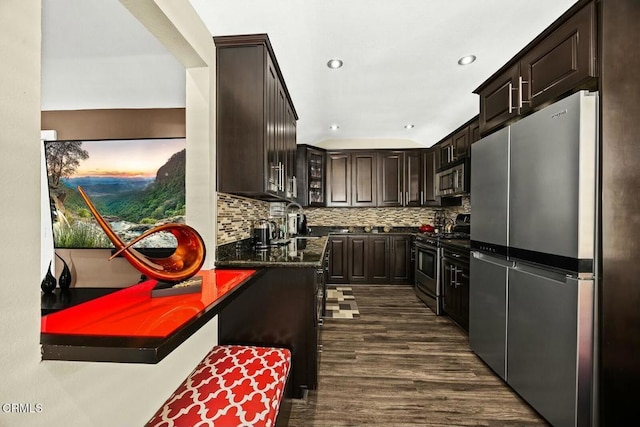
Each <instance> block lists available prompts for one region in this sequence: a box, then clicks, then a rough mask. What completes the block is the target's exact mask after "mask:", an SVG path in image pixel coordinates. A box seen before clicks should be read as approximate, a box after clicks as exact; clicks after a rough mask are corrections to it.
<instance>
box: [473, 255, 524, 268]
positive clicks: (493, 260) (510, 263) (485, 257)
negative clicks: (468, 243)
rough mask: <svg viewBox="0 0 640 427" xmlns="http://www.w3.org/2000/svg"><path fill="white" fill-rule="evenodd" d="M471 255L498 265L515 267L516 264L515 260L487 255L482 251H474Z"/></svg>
mask: <svg viewBox="0 0 640 427" xmlns="http://www.w3.org/2000/svg"><path fill="white" fill-rule="evenodd" d="M471 256H472V257H474V258H475V259H478V260H480V261H484V262H487V263H489V264H493V265H497V266H500V267H506V268H513V267H514V266H515V262H513V261H507V260H506V259H501V258H496V257H493V256H490V255H485V254H483V253H482V252H478V251H472V252H471Z"/></svg>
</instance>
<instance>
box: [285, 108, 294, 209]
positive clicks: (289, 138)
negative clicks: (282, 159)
mask: <svg viewBox="0 0 640 427" xmlns="http://www.w3.org/2000/svg"><path fill="white" fill-rule="evenodd" d="M285 118H286V123H285V144H284V146H285V154H286V163H285V164H286V166H285V177H286V181H285V185H286V197H287V199H290V200H291V199H295V198H296V196H297V189H296V186H295V182H294V177H295V175H296V118H295V116H294V114H293V111H292V109H291V106H290V105H289V103H288V102H287V103H286V115H285Z"/></svg>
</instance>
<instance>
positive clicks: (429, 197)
mask: <svg viewBox="0 0 640 427" xmlns="http://www.w3.org/2000/svg"><path fill="white" fill-rule="evenodd" d="M439 154H440V151H439V150H438V149H437V148H436V149H430V150H427V151H424V152H423V153H422V161H423V165H424V166H423V168H424V184H423V186H424V190H423V194H422V197H421V199H422V206H438V205H439V201H438V198H437V197H436V168H437V164H438V163H439V161H438V156H439Z"/></svg>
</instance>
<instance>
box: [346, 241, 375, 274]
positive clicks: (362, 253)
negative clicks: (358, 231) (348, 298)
mask: <svg viewBox="0 0 640 427" xmlns="http://www.w3.org/2000/svg"><path fill="white" fill-rule="evenodd" d="M347 244H348V251H349V254H348V260H349V268H348V273H349V276H348V281H349V283H366V282H367V281H368V280H369V278H370V277H369V274H368V273H369V256H370V255H369V236H349V237H347Z"/></svg>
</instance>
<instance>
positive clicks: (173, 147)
mask: <svg viewBox="0 0 640 427" xmlns="http://www.w3.org/2000/svg"><path fill="white" fill-rule="evenodd" d="M45 156H46V165H47V179H48V182H49V199H50V204H51V216H52V222H53V236H54V246H55V247H56V248H113V245H112V244H111V242H110V241H109V239H108V238H107V236H106V234H105V233H104V232H103V231H102V229H101V228H100V226H99V225H98V224H97V222H96V221H95V219H94V218H93V216H92V215H91V212H90V211H89V209H88V207H87V205H86V204H85V203H84V201H83V200H82V198H81V197H80V194H79V193H78V191H77V188H78V186H81V187H82V188H83V189H84V191H85V192H86V193H87V195H88V196H89V198H90V199H91V201H92V202H93V204H94V205H95V207H96V209H97V210H98V212H99V213H100V214H101V215H102V217H103V218H104V219H105V220H106V221H107V222H108V223H109V224H110V226H111V228H112V229H113V230H114V231H115V232H116V234H118V235H119V236H120V238H122V240H123V241H125V242H128V241H131V240H133V239H134V238H135V237H137V236H139V235H140V234H142V233H143V232H145V231H146V230H148V229H150V228H153V227H154V226H156V225H160V224H164V223H170V222H172V223H184V215H185V165H186V141H185V139H184V138H167V139H135V140H100V141H46V142H45ZM176 243H177V242H176V241H175V238H174V237H173V235H171V234H169V233H157V234H154V235H152V236H150V237H149V238H147V239H144V240H142V241H140V242H138V243H137V244H136V245H135V247H136V248H162V249H166V248H173V247H175V246H176Z"/></svg>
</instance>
